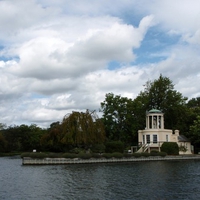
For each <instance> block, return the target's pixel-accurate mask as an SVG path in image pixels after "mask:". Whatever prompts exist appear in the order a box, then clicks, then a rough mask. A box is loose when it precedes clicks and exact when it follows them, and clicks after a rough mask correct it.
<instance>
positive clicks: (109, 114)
mask: <svg viewBox="0 0 200 200" xmlns="http://www.w3.org/2000/svg"><path fill="white" fill-rule="evenodd" d="M134 105H135V104H134V103H133V101H132V100H131V99H128V98H127V97H121V96H120V95H114V94H113V93H108V94H106V96H105V100H104V101H103V102H101V111H102V112H103V116H102V120H103V122H104V125H105V130H106V136H107V138H108V139H109V140H113V141H123V142H125V143H127V144H128V143H129V144H130V143H132V140H133V137H134V136H135V134H134V133H135V132H134V130H135V129H134V128H135V124H134V116H135V113H134Z"/></svg>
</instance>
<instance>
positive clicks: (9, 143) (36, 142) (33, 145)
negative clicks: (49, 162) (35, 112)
mask: <svg viewBox="0 0 200 200" xmlns="http://www.w3.org/2000/svg"><path fill="white" fill-rule="evenodd" d="M44 132H45V130H44V129H41V128H39V127H38V126H37V125H35V124H32V125H30V126H28V125H25V124H22V125H20V126H9V127H7V128H5V129H3V130H1V134H2V137H3V139H4V140H5V142H4V144H5V145H4V147H5V148H4V150H3V151H8V152H11V151H30V150H31V151H32V150H33V149H40V148H41V146H40V139H41V136H42V135H43V134H44Z"/></svg>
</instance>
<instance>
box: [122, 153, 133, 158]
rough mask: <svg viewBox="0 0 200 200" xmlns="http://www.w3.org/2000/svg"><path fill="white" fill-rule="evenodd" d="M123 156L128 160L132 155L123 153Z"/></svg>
mask: <svg viewBox="0 0 200 200" xmlns="http://www.w3.org/2000/svg"><path fill="white" fill-rule="evenodd" d="M123 156H124V157H125V158H130V157H131V156H132V154H130V153H124V154H123Z"/></svg>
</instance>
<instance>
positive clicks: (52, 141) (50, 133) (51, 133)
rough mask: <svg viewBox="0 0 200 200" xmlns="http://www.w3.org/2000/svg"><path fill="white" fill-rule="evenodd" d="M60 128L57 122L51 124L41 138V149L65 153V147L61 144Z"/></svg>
mask: <svg viewBox="0 0 200 200" xmlns="http://www.w3.org/2000/svg"><path fill="white" fill-rule="evenodd" d="M62 138H63V135H62V127H61V124H60V122H59V121H57V122H53V123H52V124H51V125H50V128H49V129H48V130H47V132H46V133H45V134H44V135H43V136H42V138H41V145H42V147H43V149H46V150H48V151H53V152H62V151H65V149H66V145H64V144H63V143H62V141H61V140H62Z"/></svg>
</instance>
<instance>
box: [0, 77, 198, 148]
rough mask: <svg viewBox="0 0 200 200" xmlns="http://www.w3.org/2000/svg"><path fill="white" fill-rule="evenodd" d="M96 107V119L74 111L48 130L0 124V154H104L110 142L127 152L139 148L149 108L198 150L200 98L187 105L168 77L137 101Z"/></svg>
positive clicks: (149, 85) (111, 100) (109, 99)
mask: <svg viewBox="0 0 200 200" xmlns="http://www.w3.org/2000/svg"><path fill="white" fill-rule="evenodd" d="M133 87H134V86H133ZM100 106H101V112H102V114H103V115H102V118H100V119H99V118H98V116H97V115H96V113H95V112H89V111H88V110H87V111H86V112H85V113H83V112H73V113H71V114H70V115H68V116H65V117H64V118H63V120H62V122H53V123H52V124H51V125H50V127H49V128H47V129H42V128H40V127H38V126H37V125H30V126H28V125H24V124H23V125H20V126H10V127H6V126H4V125H3V124H1V125H0V152H11V151H32V150H33V149H37V151H52V152H68V151H72V150H73V149H75V148H84V149H89V148H90V149H96V151H104V150H105V148H106V147H109V145H111V144H114V143H118V146H119V145H121V146H122V145H123V148H126V147H127V148H128V147H130V146H131V145H137V142H138V138H137V135H138V134H137V133H138V130H141V129H144V128H145V115H146V112H147V111H149V110H150V109H153V108H154V109H159V110H161V111H162V112H163V113H164V116H165V128H166V129H172V130H175V129H178V130H180V134H182V135H185V136H186V137H188V138H189V139H190V140H191V142H192V144H193V145H194V146H195V150H196V151H199V149H198V148H200V97H197V98H192V99H190V100H188V98H186V97H183V95H182V94H181V93H180V92H178V91H176V90H175V89H174V85H173V84H172V81H171V80H170V79H169V78H167V77H163V76H162V75H160V76H159V78H158V79H156V80H154V81H148V82H146V84H145V88H144V91H141V92H140V93H139V95H138V96H137V97H136V98H135V99H130V98H127V97H122V96H121V95H115V94H113V93H108V94H106V95H105V100H104V101H103V102H101V103H100ZM113 148H114V147H113Z"/></svg>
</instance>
